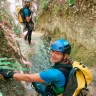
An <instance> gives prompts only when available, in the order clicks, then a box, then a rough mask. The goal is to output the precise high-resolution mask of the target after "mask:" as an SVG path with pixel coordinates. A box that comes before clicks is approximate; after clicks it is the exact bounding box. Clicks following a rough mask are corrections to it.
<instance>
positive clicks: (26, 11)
mask: <svg viewBox="0 0 96 96" xmlns="http://www.w3.org/2000/svg"><path fill="white" fill-rule="evenodd" d="M24 14H25V17H29V13H28V9H24Z"/></svg>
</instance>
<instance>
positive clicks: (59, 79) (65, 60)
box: [0, 39, 72, 96]
mask: <svg viewBox="0 0 96 96" xmlns="http://www.w3.org/2000/svg"><path fill="white" fill-rule="evenodd" d="M70 52H71V45H70V43H69V42H68V41H67V40H65V39H59V40H56V41H55V42H53V43H52V45H51V52H50V61H51V62H52V63H54V66H55V65H59V64H72V60H70V59H69V55H70ZM70 70H71V68H69V69H68V70H67V69H66V70H65V71H66V72H65V75H64V74H63V73H62V72H61V71H60V70H58V69H56V68H54V67H52V68H50V69H48V70H45V71H42V72H39V73H35V74H20V73H14V72H12V71H8V70H6V69H0V74H1V75H2V76H4V78H5V79H9V78H14V79H15V80H20V81H28V82H32V86H33V87H34V88H35V89H36V91H37V92H39V93H40V94H41V95H42V96H57V95H60V94H62V93H63V91H64V85H65V84H66V81H67V78H68V76H69V72H70ZM44 85H48V87H45V86H44ZM51 86H53V87H51ZM46 90H47V91H46ZM48 94H51V95H48Z"/></svg>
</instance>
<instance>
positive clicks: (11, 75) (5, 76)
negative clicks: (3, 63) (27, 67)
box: [0, 69, 14, 79]
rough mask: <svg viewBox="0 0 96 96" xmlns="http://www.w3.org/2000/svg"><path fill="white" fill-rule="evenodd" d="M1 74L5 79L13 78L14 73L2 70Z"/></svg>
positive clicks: (0, 70)
mask: <svg viewBox="0 0 96 96" xmlns="http://www.w3.org/2000/svg"><path fill="white" fill-rule="evenodd" d="M0 74H1V75H2V76H3V77H4V78H5V79H9V78H13V75H14V72H12V71H9V70H6V69H0Z"/></svg>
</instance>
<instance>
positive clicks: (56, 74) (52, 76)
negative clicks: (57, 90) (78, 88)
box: [39, 68, 66, 87]
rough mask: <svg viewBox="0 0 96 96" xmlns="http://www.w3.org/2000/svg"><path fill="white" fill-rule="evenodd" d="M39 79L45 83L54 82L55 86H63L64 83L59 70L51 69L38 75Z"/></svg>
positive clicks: (63, 77) (64, 80)
mask: <svg viewBox="0 0 96 96" xmlns="http://www.w3.org/2000/svg"><path fill="white" fill-rule="evenodd" d="M39 75H40V77H41V79H43V80H44V81H45V82H46V83H50V82H54V83H55V84H56V85H57V86H60V87H61V86H63V85H64V84H65V82H66V79H65V76H64V75H63V73H62V72H61V71H60V70H57V69H54V68H51V69H49V70H46V71H42V72H40V73H39Z"/></svg>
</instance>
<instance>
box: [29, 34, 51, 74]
mask: <svg viewBox="0 0 96 96" xmlns="http://www.w3.org/2000/svg"><path fill="white" fill-rule="evenodd" d="M33 41H35V45H34V47H35V48H34V49H33V54H32V56H31V57H28V58H29V60H30V62H32V66H31V72H32V73H36V72H40V71H43V70H46V69H48V68H49V67H50V66H51V65H52V64H51V62H50V60H49V58H50V47H49V46H50V43H49V41H47V40H46V39H44V37H43V38H42V37H39V36H38V37H37V36H36V37H35V36H33Z"/></svg>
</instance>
